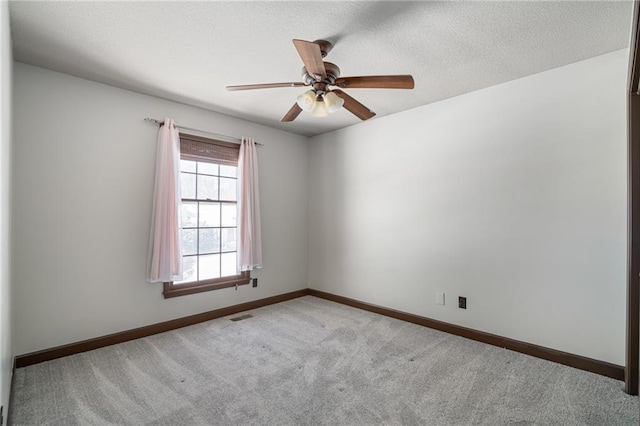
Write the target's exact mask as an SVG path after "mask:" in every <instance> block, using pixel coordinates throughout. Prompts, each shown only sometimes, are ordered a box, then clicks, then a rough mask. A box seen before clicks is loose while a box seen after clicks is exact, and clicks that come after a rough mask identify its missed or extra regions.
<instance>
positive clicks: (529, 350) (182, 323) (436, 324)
mask: <svg viewBox="0 0 640 426" xmlns="http://www.w3.org/2000/svg"><path fill="white" fill-rule="evenodd" d="M307 295H310V296H315V297H318V298H321V299H326V300H330V301H333V302H337V303H341V304H343V305H348V306H352V307H354V308H358V309H363V310H365V311H369V312H374V313H377V314H380V315H384V316H387V317H391V318H396V319H399V320H402V321H407V322H411V323H413V324H418V325H422V326H424V327H429V328H433V329H435V330H440V331H444V332H446V333H450V334H455V335H457V336H461V337H466V338H467V339H471V340H476V341H478V342H482V343H487V344H489V345H493V346H499V347H501V348H506V349H509V350H512V351H515V352H520V353H523V354H526V355H531V356H534V357H536V358H541V359H546V360H548V361H553V362H557V363H559V364H563V365H567V366H569V367H574V368H578V369H580V370H585V371H589V372H592V373H596V374H600V375H603V376H607V377H611V378H614V379H617V380H624V367H622V366H619V365H615V364H610V363H608V362H604V361H598V360H595V359H591V358H586V357H583V356H580V355H574V354H571V353H568V352H562V351H558V350H555V349H549V348H545V347H543V346H538V345H534V344H531V343H526V342H521V341H518V340H514V339H509V338H507V337H501V336H498V335H495V334H490V333H485V332H483V331H478V330H473V329H471V328H466V327H461V326H459V325H454V324H450V323H446V322H443V321H438V320H434V319H430V318H427V317H422V316H419V315H414V314H409V313H406V312H402V311H397V310H395V309H389V308H385V307H382V306H377V305H373V304H370V303H366V302H361V301H359V300H355V299H350V298H348V297H344V296H338V295H335V294H331V293H326V292H324V291H319V290H314V289H303V290H298V291H294V292H291V293H285V294H280V295H277V296H272V297H267V298H265V299H259V300H254V301H251V302H246V303H241V304H239V305H233V306H228V307H226V308H221V309H216V310H213V311H209V312H203V313H201V314H196V315H191V316H188V317H183V318H178V319H174V320H170V321H165V322H161V323H158V324H152V325H148V326H145V327H139V328H135V329H131V330H127V331H122V332H119V333H114V334H110V335H107V336H102V337H96V338H94V339H89V340H84V341H82V342H77V343H71V344H68V345H63V346H58V347H55V348H51V349H45V350H42V351H38V352H32V353H28V354H25V355H19V356H16V357H15V360H14V369H15V368H21V367H26V366H28V365H32V364H37V363H39V362H44V361H49V360H52V359H56V358H61V357H64V356H68V355H73V354H77V353H80V352H86V351H90V350H93V349H98V348H102V347H104V346H109V345H115V344H117V343H123V342H127V341H129V340H134V339H139V338H142V337H146V336H151V335H153V334H158V333H163V332H165V331H170V330H175V329H177V328H181V327H186V326H189V325H194V324H198V323H201V322H204V321H209V320H212V319H216V318H221V317H225V316H228V315H234V314H237V313H240V312H244V311H248V310H251V309H257V308H260V307H263V306H268V305H272V304H275V303H280V302H284V301H287V300H291V299H296V298H298V297H302V296H307ZM12 393H13V392H12Z"/></svg>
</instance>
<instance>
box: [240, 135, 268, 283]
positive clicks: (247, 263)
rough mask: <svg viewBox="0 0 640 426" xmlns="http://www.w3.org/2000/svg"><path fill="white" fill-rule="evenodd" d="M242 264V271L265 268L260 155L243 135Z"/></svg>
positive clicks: (253, 143)
mask: <svg viewBox="0 0 640 426" xmlns="http://www.w3.org/2000/svg"><path fill="white" fill-rule="evenodd" d="M238 266H239V268H240V271H252V270H253V269H254V268H262V232H261V229H260V197H259V194H258V158H257V153H256V145H255V141H254V140H253V139H251V138H242V143H241V144H240V153H239V155H238Z"/></svg>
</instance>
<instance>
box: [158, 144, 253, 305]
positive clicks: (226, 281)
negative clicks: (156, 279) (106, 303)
mask: <svg viewBox="0 0 640 426" xmlns="http://www.w3.org/2000/svg"><path fill="white" fill-rule="evenodd" d="M183 140H184V141H191V142H196V143H206V144H212V145H218V146H219V147H225V148H233V149H234V150H238V151H239V150H240V146H239V145H238V144H234V143H231V142H223V141H219V140H216V139H211V138H205V137H202V136H195V135H190V134H186V133H180V144H181V146H182V142H183ZM203 158H206V157H204V156H203ZM208 158H212V157H208ZM180 159H183V155H182V150H181V151H180ZM184 159H188V160H194V158H184ZM195 161H198V160H197V159H195ZM216 164H223V165H230V163H229V162H228V161H221V162H219V163H216ZM235 166H236V167H237V161H236V163H235ZM182 201H183V199H182V194H180V203H181V204H182ZM236 251H237V248H236ZM250 282H251V272H249V271H240V273H239V274H238V275H229V276H226V277H220V278H211V279H206V280H200V281H194V282H189V283H182V284H174V283H173V282H172V281H169V282H164V289H163V292H162V294H163V295H164V298H165V299H168V298H171V297H178V296H186V295H188V294H195V293H202V292H205V291H212V290H219V289H223V288H229V287H236V288H237V287H238V286H240V285H246V284H249V283H250Z"/></svg>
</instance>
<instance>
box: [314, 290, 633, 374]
mask: <svg viewBox="0 0 640 426" xmlns="http://www.w3.org/2000/svg"><path fill="white" fill-rule="evenodd" d="M308 294H309V295H311V296H315V297H319V298H321V299H326V300H331V301H333V302H337V303H341V304H343V305H348V306H352V307H354V308H358V309H363V310H365V311H369V312H375V313H376V314H380V315H384V316H387V317H391V318H396V319H399V320H402V321H407V322H411V323H414V324H418V325H422V326H425V327H429V328H433V329H436V330H440V331H444V332H447V333H450V334H455V335H457V336H461V337H466V338H467V339H471V340H476V341H478V342H482V343H487V344H489V345H493V346H499V347H501V348H505V349H509V350H512V351H515V352H520V353H523V354H526V355H531V356H534V357H536V358H542V359H546V360H548V361H553V362H557V363H559V364H563V365H567V366H569V367H574V368H578V369H580V370H585V371H589V372H591V373H596V374H601V375H603V376H607V377H611V378H614V379H617V380H624V367H622V366H620V365H616V364H610V363H608V362H604V361H598V360H596V359H592V358H587V357H583V356H580V355H574V354H571V353H568V352H562V351H558V350H555V349H549V348H545V347H543V346H538V345H534V344H531V343H526V342H521V341H519V340H514V339H509V338H507V337H501V336H497V335H495V334H490V333H485V332H483V331H478V330H473V329H471V328H466V327H461V326H459V325H454V324H449V323H446V322H443V321H438V320H434V319H430V318H426V317H421V316H419V315H414V314H409V313H406V312H402V311H397V310H395V309H389V308H385V307H382V306H377V305H373V304H370V303H366V302H361V301H359V300H355V299H350V298H348V297H343V296H337V295H335V294H331V293H326V292H324V291H319V290H314V289H309V292H308Z"/></svg>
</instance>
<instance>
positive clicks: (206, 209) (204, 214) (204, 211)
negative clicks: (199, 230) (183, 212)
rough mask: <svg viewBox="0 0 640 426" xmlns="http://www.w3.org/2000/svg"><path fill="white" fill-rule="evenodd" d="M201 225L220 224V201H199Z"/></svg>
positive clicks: (214, 225) (216, 225) (217, 225)
mask: <svg viewBox="0 0 640 426" xmlns="http://www.w3.org/2000/svg"><path fill="white" fill-rule="evenodd" d="M199 226H202V227H219V226H220V203H200V222H199Z"/></svg>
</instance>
